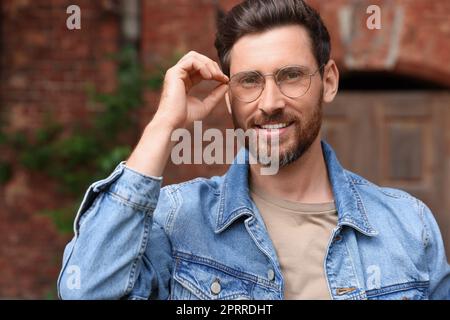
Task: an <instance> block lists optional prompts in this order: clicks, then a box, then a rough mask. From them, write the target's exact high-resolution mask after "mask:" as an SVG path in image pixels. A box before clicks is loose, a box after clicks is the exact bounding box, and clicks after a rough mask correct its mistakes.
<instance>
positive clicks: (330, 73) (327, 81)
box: [322, 59, 339, 103]
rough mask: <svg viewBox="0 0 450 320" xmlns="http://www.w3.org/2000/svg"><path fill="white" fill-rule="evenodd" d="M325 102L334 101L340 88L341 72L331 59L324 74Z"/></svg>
mask: <svg viewBox="0 0 450 320" xmlns="http://www.w3.org/2000/svg"><path fill="white" fill-rule="evenodd" d="M322 81H323V89H324V91H323V101H324V102H325V103H330V102H332V101H333V100H334V97H335V96H336V94H337V92H338V87H339V70H338V68H337V65H336V63H335V62H334V60H332V59H330V60H329V61H328V63H327V64H326V65H325V67H324V72H323V80H322Z"/></svg>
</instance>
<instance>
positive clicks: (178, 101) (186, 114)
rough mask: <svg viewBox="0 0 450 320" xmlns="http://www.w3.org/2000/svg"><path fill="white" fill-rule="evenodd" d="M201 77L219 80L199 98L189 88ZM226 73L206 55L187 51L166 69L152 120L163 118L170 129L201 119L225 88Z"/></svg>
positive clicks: (183, 126)
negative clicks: (209, 91) (213, 87)
mask: <svg viewBox="0 0 450 320" xmlns="http://www.w3.org/2000/svg"><path fill="white" fill-rule="evenodd" d="M203 80H215V81H218V82H221V84H219V85H218V86H217V87H216V88H215V89H214V90H213V91H212V92H211V93H210V94H209V95H208V96H207V97H206V98H205V99H204V100H203V101H202V100H200V99H198V98H195V97H193V96H189V95H188V94H189V91H190V90H191V89H192V88H193V87H194V86H195V85H197V84H198V83H200V82H201V81H203ZM228 81H229V79H228V77H227V76H226V75H225V74H223V73H222V71H221V70H220V67H219V65H218V64H217V63H216V62H215V61H213V60H211V59H210V58H208V57H206V56H204V55H202V54H199V53H197V52H195V51H191V52H189V53H188V54H186V55H185V56H183V57H182V58H181V59H180V60H179V61H178V63H177V64H176V65H175V66H173V67H172V68H170V69H169V70H167V72H166V75H165V78H164V87H163V91H162V95H161V101H160V103H159V107H158V111H157V112H156V114H155V117H154V120H153V121H164V122H165V124H166V125H167V126H169V127H170V128H171V129H177V128H185V127H187V126H189V125H190V124H192V123H193V122H194V121H196V120H202V119H204V118H205V117H206V116H207V115H208V114H209V113H210V112H211V110H212V109H213V108H214V107H215V106H216V105H217V104H218V103H219V102H220V100H221V99H222V98H223V96H224V95H225V93H226V92H227V88H228V86H227V83H228Z"/></svg>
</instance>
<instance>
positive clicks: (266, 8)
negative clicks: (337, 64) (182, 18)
mask: <svg viewBox="0 0 450 320" xmlns="http://www.w3.org/2000/svg"><path fill="white" fill-rule="evenodd" d="M291 24H297V25H301V26H303V27H304V28H305V29H306V30H307V32H308V35H309V37H310V39H311V44H312V48H311V49H312V52H313V54H314V57H315V58H316V61H317V64H318V66H319V67H320V66H322V65H324V64H326V63H327V62H328V60H329V59H330V51H331V44H330V35H329V34H328V30H327V28H326V26H325V24H324V23H323V21H322V19H321V17H320V15H319V14H318V13H317V11H316V10H314V9H313V8H312V7H310V6H309V5H308V4H306V3H305V2H304V1H303V0H246V1H244V2H242V3H240V4H238V5H236V6H235V7H233V8H232V9H231V10H230V12H228V13H227V14H225V15H223V16H222V17H219V19H218V26H217V33H216V41H215V47H216V49H217V53H218V55H219V60H220V64H221V66H222V70H223V72H224V73H225V74H226V75H228V76H229V75H230V52H231V49H232V48H233V45H234V44H235V43H236V42H237V41H238V40H239V39H240V38H241V37H243V36H244V35H246V34H251V33H259V32H264V31H267V30H269V29H271V28H274V27H278V26H283V25H291ZM320 74H321V75H323V68H322V69H321V70H320Z"/></svg>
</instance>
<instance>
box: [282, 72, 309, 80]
mask: <svg viewBox="0 0 450 320" xmlns="http://www.w3.org/2000/svg"><path fill="white" fill-rule="evenodd" d="M303 75H304V74H303V72H301V71H288V72H284V73H282V74H281V77H280V78H281V79H280V80H282V81H284V80H287V81H295V80H300V79H302V77H303Z"/></svg>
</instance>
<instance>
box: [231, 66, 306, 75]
mask: <svg viewBox="0 0 450 320" xmlns="http://www.w3.org/2000/svg"><path fill="white" fill-rule="evenodd" d="M286 67H298V68H300V69H301V70H302V71H305V72H309V71H310V70H309V68H308V67H306V66H304V65H301V64H287V65H284V66H282V67H280V68H277V69H275V70H273V71H272V72H271V73H273V74H275V73H277V72H278V71H280V70H281V69H284V68H286ZM253 72H257V73H260V74H265V73H264V72H262V71H261V70H255V69H249V70H243V71H238V72H236V73H235V74H239V73H253Z"/></svg>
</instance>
